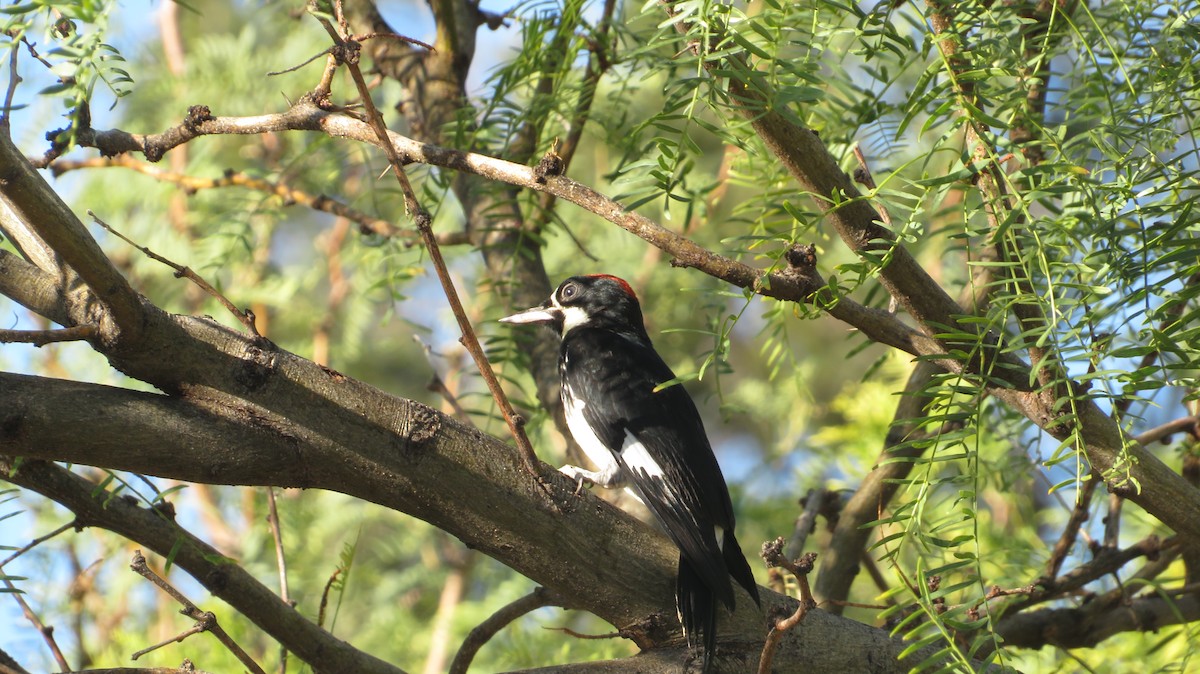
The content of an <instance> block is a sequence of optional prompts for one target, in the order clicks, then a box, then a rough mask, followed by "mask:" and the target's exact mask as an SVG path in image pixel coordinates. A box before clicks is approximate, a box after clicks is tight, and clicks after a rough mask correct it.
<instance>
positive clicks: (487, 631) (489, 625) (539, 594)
mask: <svg viewBox="0 0 1200 674" xmlns="http://www.w3.org/2000/svg"><path fill="white" fill-rule="evenodd" d="M560 601H561V600H560V599H559V598H558V597H557V596H556V595H555V594H554V593H553V592H551V591H550V590H548V589H546V588H544V587H539V588H537V589H535V590H534V591H533V592H530V593H529V594H527V595H525V596H524V597H521V598H520V599H517V600H516V601H513V602H511V603H509V604H506V605H504V606H503V607H501V608H500V610H498V611H496V612H495V613H493V614H492V615H491V616H490V617H489V618H488V619H487V620H484V621H483V622H481V623H479V624H478V625H476V626H475V629H473V630H471V632H470V634H468V635H467V638H466V639H463V642H462V646H460V647H459V649H458V653H457V654H455V656H454V661H453V662H451V663H450V674H465V673H466V671H467V668H469V667H470V666H471V660H473V659H474V658H475V654H476V653H478V652H479V649H480V648H482V647H483V645H484V644H486V643H487V642H488V641H489V640H491V638H492V637H494V636H496V633H497V632H499V631H500V630H502V629H504V627H505V626H507V625H508V624H509V623H511V622H512V621H514V620H516V619H517V618H520V617H521V616H523V615H525V614H526V613H529V612H531V611H536V610H537V609H539V608H543V607H546V606H558V605H561V604H560Z"/></svg>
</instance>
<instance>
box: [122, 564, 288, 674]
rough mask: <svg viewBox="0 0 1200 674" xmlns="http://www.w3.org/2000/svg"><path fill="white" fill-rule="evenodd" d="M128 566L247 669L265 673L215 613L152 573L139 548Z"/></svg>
mask: <svg viewBox="0 0 1200 674" xmlns="http://www.w3.org/2000/svg"><path fill="white" fill-rule="evenodd" d="M129 568H131V569H133V570H134V571H135V572H136V573H137V574H138V575H140V576H141V577H143V578H145V579H146V580H148V581H150V582H152V583H154V584H155V585H157V586H158V587H159V589H161V590H162V591H163V592H166V593H167V594H168V595H170V596H171V598H172V599H174V600H175V601H177V602H179V604H180V605H181V606H183V609H182V610H180V611H179V612H180V613H182V614H183V615H185V616H187V617H189V618H191V619H192V620H195V621H196V623H197V627H200V626H201V625H202V626H203V627H202V629H200V630H197V631H206V632H212V635H213V636H214V637H216V638H217V640H218V641H220V642H221V643H222V644H223V645H224V646H225V648H227V649H229V652H230V653H233V654H234V656H235V657H237V659H238V661H239V662H241V663H242V664H243V665H245V666H246V668H247V669H249V670H250V671H251V672H253V674H266V672H264V671H263V669H262V667H259V666H258V663H257V662H255V661H254V659H253V658H251V657H250V655H249V654H247V653H246V651H244V650H243V649H242V647H241V646H239V645H238V644H237V642H235V641H234V640H233V639H232V638H231V637H230V636H229V634H228V633H226V632H225V630H224V629H223V628H222V627H221V625H220V623H218V622H217V617H216V615H214V614H213V613H212V612H211V611H202V610H200V608H199V607H197V606H196V605H195V604H193V603H192V602H191V600H190V599H188V598H187V597H185V596H184V595H183V593H182V592H180V591H179V590H177V589H175V587H174V586H173V585H171V584H170V583H168V582H167V581H166V579H164V578H163V577H162V576H159V575H158V574H157V573H154V571H153V570H151V569H150V567H149V566H147V564H146V558H145V557H143V556H142V551H141V550H134V551H133V562H132V563H131V564H130V565H129ZM191 633H194V632H185V633H184V634H182V635H180V637H179V638H180V639H182V638H183V637H186V636H187V635H188V634H191ZM168 643H170V642H168ZM160 645H161V644H160Z"/></svg>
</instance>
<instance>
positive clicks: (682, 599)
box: [500, 274, 761, 671]
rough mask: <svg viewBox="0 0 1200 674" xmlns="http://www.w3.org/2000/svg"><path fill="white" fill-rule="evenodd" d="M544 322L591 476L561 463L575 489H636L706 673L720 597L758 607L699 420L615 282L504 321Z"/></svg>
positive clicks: (585, 285) (730, 604)
mask: <svg viewBox="0 0 1200 674" xmlns="http://www.w3.org/2000/svg"><path fill="white" fill-rule="evenodd" d="M500 320H501V321H504V322H506V323H546V324H549V325H550V326H552V327H553V328H555V329H556V330H557V331H558V333H559V336H560V337H561V338H562V345H561V348H560V351H559V360H558V365H559V374H560V378H561V384H562V401H563V407H564V408H565V411H566V418H567V428H568V429H570V431H571V435H572V436H574V438H575V441H576V442H578V443H579V446H580V447H581V448H582V449H583V451H584V452H585V453H586V454H587V457H588V458H589V459H590V460H591V461H592V463H594V464H596V467H597V470H595V471H591V470H585V469H583V468H580V467H578V466H563V467H562V468H561V471H562V472H563V473H565V474H567V475H568V476H570V477H571V478H572V479H574V480H578V481H580V484H582V483H583V482H585V481H586V482H591V483H594V484H598V485H601V486H604V487H620V486H624V485H626V484H628V483H632V485H633V487H634V489H636V491H637V492H638V494H639V495H640V497H641V499H642V501H644V502H645V504H646V506H647V507H648V508H649V509H650V511H651V512H652V513H653V514H654V516H655V517H656V518H658V521H659V522H661V523H662V525H663V527H664V528H665V529H666V531H667V534H668V535H669V536H670V537H671V540H672V541H674V542H675V545H676V546H678V547H679V573H678V576H677V579H676V585H675V599H676V606H677V608H678V610H679V621H680V623H681V624H682V626H683V632H684V635H685V636H686V637H687V640H688V644H689V645H693V644H694V643H695V641H694V640H695V639H696V638H697V637H702V639H703V645H704V671H708V669H709V665H710V662H711V659H712V655H713V652H714V650H715V649H716V638H717V631H716V620H717V607H716V602H717V601H718V600H719V601H720V602H721V603H722V604H724V605H725V608H727V609H729V610H730V611H732V610H733V608H734V590H733V585H732V583H731V582H730V577H732V578H733V579H734V580H736V581H737V582H738V584H739V585H741V586H742V587H743V588H745V589H746V592H748V593H749V594H750V597H751V598H752V599H753V600H754V603H755V604H758V605H760V606H761V604H760V602H759V597H758V587H757V586H756V585H755V583H754V575H753V574H752V573H751V571H750V565H749V564H747V563H746V558H745V556H744V555H743V554H742V549H741V547H740V546H739V545H738V541H737V538H736V537H734V517H733V505H732V503H731V502H730V500H729V489H728V487H726V485H725V478H724V476H723V475H722V474H721V467H720V466H719V465H718V464H717V459H716V456H714V455H713V451H712V447H711V446H710V445H709V443H708V436H707V435H706V434H705V432H704V424H703V422H702V421H701V419H700V413H699V412H698V411H697V410H696V405H695V403H693V402H692V398H691V396H689V395H688V393H687V391H685V390H684V388H683V387H682V386H680V385H667V386H663V384H665V383H666V382H669V381H671V380H673V379H675V374H674V373H673V372H671V368H669V367H667V364H666V363H664V362H663V359H662V358H661V357H660V356H659V355H658V353H657V352H656V351H655V350H654V346H653V345H652V344H651V343H650V336H649V335H648V334H646V327H645V325H644V324H643V323H642V309H641V305H640V304H639V303H638V299H637V295H635V294H634V292H633V289H632V288H631V287H629V284H628V283H626V282H625V281H623V280H622V279H619V278H617V277H615V276H610V275H607V274H597V275H592V276H573V277H571V278H569V279H567V280H566V281H563V283H562V285H560V286H558V289H557V290H555V291H554V294H552V295H551V296H550V299H548V300H546V302H545V303H543V304H542V305H541V306H538V307H534V308H532V309H529V310H527V311H523V312H521V313H519V314H515V315H513V316H508V317H507V318H502V319H500Z"/></svg>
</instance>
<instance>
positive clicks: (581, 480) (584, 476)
mask: <svg viewBox="0 0 1200 674" xmlns="http://www.w3.org/2000/svg"><path fill="white" fill-rule="evenodd" d="M558 472H560V473H562V474H563V475H566V476H567V477H569V478H571V479H572V480H574V481H575V496H579V495H581V494H583V485H584V484H586V485H587V486H589V487H591V486H592V485H594V484H596V479H595V477H594V474H593V473H592V471H590V470H585V469H583V468H580V467H579V466H563V467H562V468H559V469H558Z"/></svg>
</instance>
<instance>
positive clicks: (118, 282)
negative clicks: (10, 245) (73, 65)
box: [0, 134, 144, 347]
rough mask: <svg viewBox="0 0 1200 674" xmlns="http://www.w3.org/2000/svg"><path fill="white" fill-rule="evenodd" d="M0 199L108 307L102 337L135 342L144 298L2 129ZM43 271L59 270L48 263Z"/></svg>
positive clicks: (128, 343) (98, 320)
mask: <svg viewBox="0 0 1200 674" xmlns="http://www.w3.org/2000/svg"><path fill="white" fill-rule="evenodd" d="M0 200H2V201H3V202H4V203H5V204H6V205H7V207H8V208H9V209H11V211H12V212H13V213H14V214H15V215H16V219H17V221H19V223H20V224H21V225H22V226H23V227H25V228H27V229H29V230H30V231H32V232H34V233H36V235H37V236H38V237H39V238H40V239H41V240H42V241H44V242H45V243H46V245H48V246H49V247H50V248H51V249H53V251H54V254H55V255H57V256H58V257H59V258H61V260H62V261H63V263H65V264H66V265H67V266H68V267H70V268H71V269H72V270H73V271H74V272H75V273H77V274H78V275H79V278H81V279H82V280H83V282H84V283H86V284H87V286H88V288H89V289H90V290H91V291H92V293H93V294H94V295H95V296H96V297H97V298H98V299H99V300H100V301H101V302H103V303H104V304H105V306H107V307H108V312H101V313H100V315H98V316H96V321H95V322H96V323H97V324H98V325H99V326H100V338H101V339H102V340H104V341H105V342H107V343H109V344H116V343H117V341H118V339H120V340H123V341H124V342H125V344H124V345H125V346H126V347H129V346H132V345H133V344H134V343H135V342H136V341H137V339H138V337H139V336H140V334H141V330H142V321H143V318H144V316H143V313H142V300H141V297H139V296H138V294H137V293H135V292H134V291H133V288H131V287H130V286H129V282H128V281H126V280H125V277H124V276H121V274H120V272H118V271H117V268H116V267H114V266H113V264H112V263H111V262H109V260H108V258H107V257H105V255H104V251H102V250H100V246H99V245H97V244H96V242H95V240H94V239H92V237H91V236H90V235H89V234H88V231H87V228H86V227H84V225H83V223H82V222H80V221H79V218H77V217H75V214H74V213H73V212H72V211H71V209H70V208H68V207H67V205H66V204H64V203H63V202H62V200H61V199H59V198H58V195H57V194H55V193H54V190H52V189H51V188H50V186H49V185H48V184H46V181H45V180H44V179H43V178H42V176H41V175H39V174H38V173H37V172H36V171H35V170H34V169H33V167H32V166H30V164H29V162H28V161H26V159H25V156H24V155H23V154H21V152H20V151H19V150H17V147H16V145H13V143H12V140H11V139H9V138H8V137H7V136H4V135H3V134H0ZM6 224H10V223H6ZM43 270H44V271H49V272H56V271H58V270H57V269H46V268H44V267H43Z"/></svg>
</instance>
